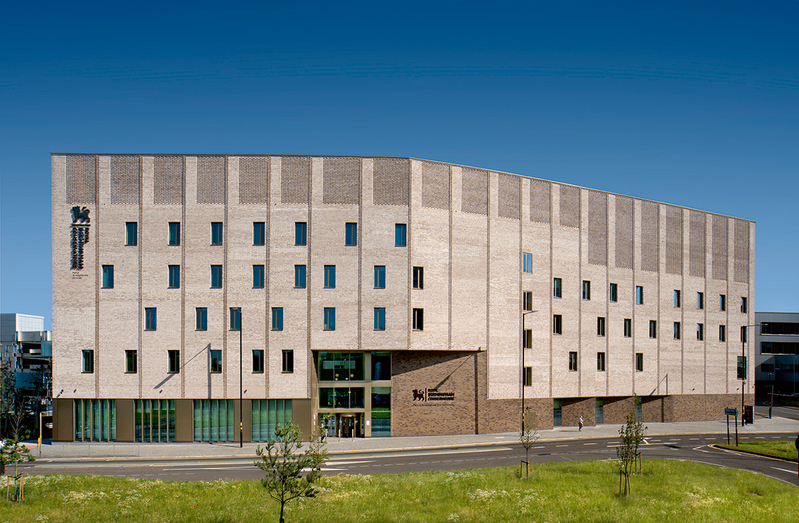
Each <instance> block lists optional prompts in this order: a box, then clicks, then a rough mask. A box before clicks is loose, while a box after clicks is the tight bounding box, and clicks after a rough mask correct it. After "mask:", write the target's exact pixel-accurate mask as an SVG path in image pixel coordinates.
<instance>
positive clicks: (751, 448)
mask: <svg viewBox="0 0 799 523" xmlns="http://www.w3.org/2000/svg"><path fill="white" fill-rule="evenodd" d="M740 443H741V444H740V445H738V446H735V445H734V444H730V445H727V444H726V443H722V444H719V445H718V446H719V447H722V448H725V449H732V450H743V451H745V452H754V453H755V454H762V455H764V456H773V457H775V458H783V459H793V460H796V459H797V453H796V444H795V443H794V442H793V441H747V442H740Z"/></svg>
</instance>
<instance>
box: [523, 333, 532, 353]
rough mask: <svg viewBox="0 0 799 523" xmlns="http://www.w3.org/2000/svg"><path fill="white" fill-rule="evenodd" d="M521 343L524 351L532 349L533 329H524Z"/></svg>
mask: <svg viewBox="0 0 799 523" xmlns="http://www.w3.org/2000/svg"><path fill="white" fill-rule="evenodd" d="M522 343H523V347H524V348H525V349H532V348H533V329H524V339H523V340H522Z"/></svg>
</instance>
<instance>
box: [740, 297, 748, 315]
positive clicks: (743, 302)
mask: <svg viewBox="0 0 799 523" xmlns="http://www.w3.org/2000/svg"><path fill="white" fill-rule="evenodd" d="M747 302H748V300H747V299H746V296H742V297H741V312H743V313H746V312H749V304H748V303H747Z"/></svg>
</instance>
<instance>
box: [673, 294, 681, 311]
mask: <svg viewBox="0 0 799 523" xmlns="http://www.w3.org/2000/svg"><path fill="white" fill-rule="evenodd" d="M680 301H681V299H680V291H678V290H675V291H674V306H675V307H679V306H680Z"/></svg>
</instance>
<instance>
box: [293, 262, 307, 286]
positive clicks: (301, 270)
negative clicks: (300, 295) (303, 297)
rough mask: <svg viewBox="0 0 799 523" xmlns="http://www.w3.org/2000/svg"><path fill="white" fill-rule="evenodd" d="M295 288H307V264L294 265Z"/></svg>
mask: <svg viewBox="0 0 799 523" xmlns="http://www.w3.org/2000/svg"><path fill="white" fill-rule="evenodd" d="M294 288H295V289H304V288H305V265H295V266H294Z"/></svg>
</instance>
